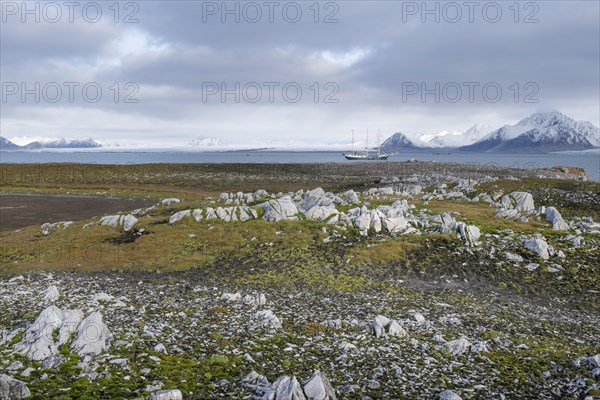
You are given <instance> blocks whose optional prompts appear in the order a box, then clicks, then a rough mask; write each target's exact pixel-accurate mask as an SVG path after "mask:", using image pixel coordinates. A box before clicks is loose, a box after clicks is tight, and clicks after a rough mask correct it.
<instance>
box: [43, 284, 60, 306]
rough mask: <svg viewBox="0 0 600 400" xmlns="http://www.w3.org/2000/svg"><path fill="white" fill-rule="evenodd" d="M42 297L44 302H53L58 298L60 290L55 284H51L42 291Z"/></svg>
mask: <svg viewBox="0 0 600 400" xmlns="http://www.w3.org/2000/svg"><path fill="white" fill-rule="evenodd" d="M43 296H44V297H43V299H44V302H45V303H54V302H56V301H58V299H59V298H60V292H59V291H58V289H57V288H56V286H54V285H52V286H50V287H49V288H48V289H46V290H45V291H44V294H43Z"/></svg>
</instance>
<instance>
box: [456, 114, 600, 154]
mask: <svg viewBox="0 0 600 400" xmlns="http://www.w3.org/2000/svg"><path fill="white" fill-rule="evenodd" d="M595 147H600V134H599V131H598V127H596V126H594V125H593V124H592V123H591V122H588V121H575V120H573V119H572V118H569V117H567V116H566V115H564V114H562V113H560V112H558V111H553V112H547V113H535V114H532V115H530V116H529V117H527V118H523V119H522V120H521V121H519V122H518V123H517V124H515V125H504V126H503V127H501V128H499V129H496V130H495V131H493V132H490V133H489V134H488V135H486V136H484V137H483V138H481V139H480V140H479V141H477V142H476V143H474V144H472V145H469V146H463V147H460V148H459V149H460V150H464V151H473V152H499V153H546V152H552V151H565V150H585V149H591V148H595Z"/></svg>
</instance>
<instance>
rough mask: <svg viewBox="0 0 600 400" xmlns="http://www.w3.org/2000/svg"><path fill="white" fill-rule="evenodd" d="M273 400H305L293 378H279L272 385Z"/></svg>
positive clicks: (302, 392)
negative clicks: (273, 390) (273, 391)
mask: <svg viewBox="0 0 600 400" xmlns="http://www.w3.org/2000/svg"><path fill="white" fill-rule="evenodd" d="M273 388H274V389H275V400H307V399H306V396H305V395H304V391H303V390H302V386H301V385H300V382H298V380H297V379H296V377H295V376H292V377H291V378H290V377H289V376H280V377H279V378H277V380H276V381H275V382H274V383H273Z"/></svg>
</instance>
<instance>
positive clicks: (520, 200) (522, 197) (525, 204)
mask: <svg viewBox="0 0 600 400" xmlns="http://www.w3.org/2000/svg"><path fill="white" fill-rule="evenodd" d="M510 196H511V197H512V198H513V199H514V201H515V203H516V204H515V206H514V208H515V209H516V210H518V211H525V212H532V211H535V204H534V202H533V196H532V195H531V193H527V192H512V193H511V194H510Z"/></svg>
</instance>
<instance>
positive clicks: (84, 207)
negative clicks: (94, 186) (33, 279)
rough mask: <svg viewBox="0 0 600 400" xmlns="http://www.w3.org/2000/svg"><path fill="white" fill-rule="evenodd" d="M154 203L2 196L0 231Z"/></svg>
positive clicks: (50, 196)
mask: <svg viewBox="0 0 600 400" xmlns="http://www.w3.org/2000/svg"><path fill="white" fill-rule="evenodd" d="M152 204H153V202H152V201H150V200H140V199H124V198H112V197H101V196H65V195H37V194H5V193H0V231H10V230H14V229H20V228H24V227H26V226H30V225H41V224H43V223H46V222H59V221H79V220H83V219H87V218H91V217H95V216H98V215H104V214H113V213H117V212H119V211H130V210H133V209H135V208H140V207H147V206H150V205H152Z"/></svg>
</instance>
